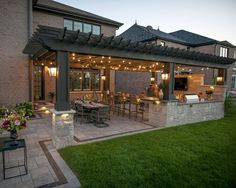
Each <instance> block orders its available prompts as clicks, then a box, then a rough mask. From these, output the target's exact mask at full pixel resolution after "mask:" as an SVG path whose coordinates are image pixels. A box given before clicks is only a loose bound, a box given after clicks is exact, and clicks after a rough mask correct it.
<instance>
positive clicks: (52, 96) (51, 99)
mask: <svg viewBox="0 0 236 188" xmlns="http://www.w3.org/2000/svg"><path fill="white" fill-rule="evenodd" d="M48 96H49V98H50V102H51V103H53V101H54V97H55V93H54V92H49V93H48Z"/></svg>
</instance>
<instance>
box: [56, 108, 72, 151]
mask: <svg viewBox="0 0 236 188" xmlns="http://www.w3.org/2000/svg"><path fill="white" fill-rule="evenodd" d="M52 113H53V116H52V142H53V145H54V146H55V147H56V149H60V148H64V147H66V146H70V145H72V144H73V142H74V113H75V112H74V111H73V110H71V111H60V112H58V111H55V110H52Z"/></svg>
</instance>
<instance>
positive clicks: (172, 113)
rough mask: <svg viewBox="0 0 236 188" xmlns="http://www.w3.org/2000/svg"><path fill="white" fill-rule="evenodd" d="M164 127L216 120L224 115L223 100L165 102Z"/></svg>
mask: <svg viewBox="0 0 236 188" xmlns="http://www.w3.org/2000/svg"><path fill="white" fill-rule="evenodd" d="M166 109H167V111H166V125H165V126H166V127H171V126H175V125H183V124H188V123H196V122H200V121H208V120H216V119H221V118H223V117H224V102H222V101H218V102H216V101H214V102H203V103H196V104H186V103H184V104H180V103H178V102H169V103H167V104H166Z"/></svg>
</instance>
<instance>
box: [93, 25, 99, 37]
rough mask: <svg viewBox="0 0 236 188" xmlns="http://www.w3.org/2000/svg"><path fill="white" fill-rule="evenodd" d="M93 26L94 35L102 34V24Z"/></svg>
mask: <svg viewBox="0 0 236 188" xmlns="http://www.w3.org/2000/svg"><path fill="white" fill-rule="evenodd" d="M92 28H93V31H92V32H93V34H94V35H100V33H101V31H100V26H97V25H93V26H92Z"/></svg>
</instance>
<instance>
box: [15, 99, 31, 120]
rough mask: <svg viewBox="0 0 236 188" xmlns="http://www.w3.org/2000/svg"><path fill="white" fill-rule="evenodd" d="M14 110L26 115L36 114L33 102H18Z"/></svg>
mask: <svg viewBox="0 0 236 188" xmlns="http://www.w3.org/2000/svg"><path fill="white" fill-rule="evenodd" d="M13 110H14V111H16V112H17V113H18V114H20V115H22V116H25V117H32V116H33V115H34V111H33V105H32V103H31V102H21V103H19V104H16V106H15V107H14V109H13Z"/></svg>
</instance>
